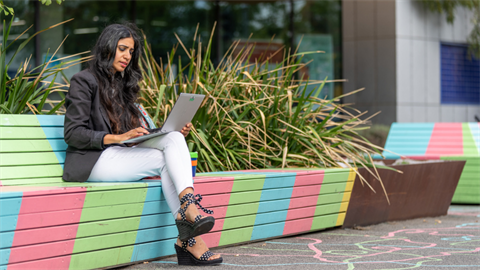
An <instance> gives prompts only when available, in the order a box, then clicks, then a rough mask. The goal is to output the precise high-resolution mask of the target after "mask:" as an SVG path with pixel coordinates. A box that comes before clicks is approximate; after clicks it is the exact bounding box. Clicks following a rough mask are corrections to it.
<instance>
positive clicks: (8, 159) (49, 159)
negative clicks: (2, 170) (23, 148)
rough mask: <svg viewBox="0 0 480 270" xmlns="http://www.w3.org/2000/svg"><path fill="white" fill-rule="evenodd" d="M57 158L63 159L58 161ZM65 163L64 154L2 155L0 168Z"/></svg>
mask: <svg viewBox="0 0 480 270" xmlns="http://www.w3.org/2000/svg"><path fill="white" fill-rule="evenodd" d="M57 156H60V157H63V159H62V160H60V161H59V160H58V158H57ZM64 162H65V152H58V153H57V154H55V153H54V152H33V153H4V154H2V158H1V159H0V166H3V167H6V166H19V165H47V164H63V163H64Z"/></svg>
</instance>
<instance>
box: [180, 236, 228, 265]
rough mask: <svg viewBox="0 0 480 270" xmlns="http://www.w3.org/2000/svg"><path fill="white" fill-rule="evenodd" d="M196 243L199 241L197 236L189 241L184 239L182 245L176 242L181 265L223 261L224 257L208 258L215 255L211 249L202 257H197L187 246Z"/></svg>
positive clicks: (212, 263) (211, 263) (209, 263)
mask: <svg viewBox="0 0 480 270" xmlns="http://www.w3.org/2000/svg"><path fill="white" fill-rule="evenodd" d="M196 243H197V241H195V238H193V237H192V238H190V239H188V240H187V241H182V247H179V246H178V245H177V244H174V245H175V252H176V253H177V259H178V264H179V265H214V264H219V263H222V262H223V258H218V259H215V260H210V261H209V260H208V259H209V258H210V257H212V256H213V255H215V254H213V253H212V252H211V251H210V250H207V251H206V252H205V253H203V254H202V256H200V258H198V259H197V258H195V256H193V254H192V253H190V251H188V250H187V246H190V247H193V246H194V245H195V244H196Z"/></svg>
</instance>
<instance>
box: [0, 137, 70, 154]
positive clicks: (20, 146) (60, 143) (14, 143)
mask: <svg viewBox="0 0 480 270" xmlns="http://www.w3.org/2000/svg"><path fill="white" fill-rule="evenodd" d="M65 149H67V144H66V143H65V141H64V140H63V139H52V140H0V153H23V152H51V151H65Z"/></svg>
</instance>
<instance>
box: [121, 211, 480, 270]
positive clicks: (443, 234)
mask: <svg viewBox="0 0 480 270" xmlns="http://www.w3.org/2000/svg"><path fill="white" fill-rule="evenodd" d="M479 221H480V206H460V205H457V206H451V207H450V210H449V214H448V215H447V216H443V217H436V218H425V219H423V218H421V219H413V220H408V221H398V222H387V223H382V224H378V225H373V226H369V227H362V228H356V229H331V230H325V231H320V232H316V233H310V234H305V235H301V236H295V237H288V238H280V239H274V240H270V241H264V242H258V243H253V244H249V245H241V246H235V247H228V248H216V249H214V250H213V251H214V252H216V253H221V254H222V256H223V259H224V263H223V264H222V265H219V266H216V267H215V269H219V270H220V269H255V268H258V269H260V268H261V269H294V267H301V269H302V270H303V269H347V270H350V269H415V268H416V269H480V222H479ZM117 269H122V270H134V269H135V270H136V269H145V270H146V269H198V268H197V267H181V266H178V265H177V263H176V257H167V258H164V259H162V260H159V261H152V262H149V263H145V264H137V265H132V266H128V267H122V268H117Z"/></svg>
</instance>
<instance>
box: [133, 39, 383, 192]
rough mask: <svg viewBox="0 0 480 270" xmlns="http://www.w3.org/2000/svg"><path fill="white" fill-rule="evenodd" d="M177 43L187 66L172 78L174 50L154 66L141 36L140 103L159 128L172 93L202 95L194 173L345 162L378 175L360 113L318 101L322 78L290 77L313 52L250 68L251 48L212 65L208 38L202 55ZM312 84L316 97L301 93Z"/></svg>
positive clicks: (197, 45) (266, 58)
mask: <svg viewBox="0 0 480 270" xmlns="http://www.w3.org/2000/svg"><path fill="white" fill-rule="evenodd" d="M212 35H213V31H212ZM179 42H180V46H181V47H182V48H183V49H184V50H185V52H186V54H187V56H188V57H189V60H190V62H189V64H188V65H186V66H182V64H181V63H182V61H181V59H178V66H177V69H178V74H175V73H174V68H173V65H174V63H176V61H174V59H175V54H176V51H177V49H178V45H177V46H175V47H174V48H173V49H172V50H171V52H170V53H169V54H168V59H167V61H166V62H165V63H164V62H163V61H162V59H160V63H158V62H156V61H155V59H154V58H153V55H152V52H151V50H150V48H149V46H148V43H147V41H146V37H145V53H144V58H143V59H142V68H143V76H144V77H143V81H142V85H141V88H142V92H141V102H142V103H143V105H144V107H145V108H146V110H147V111H148V112H149V113H150V114H151V115H152V116H153V119H154V121H155V122H156V124H157V125H160V124H161V123H163V121H164V120H165V118H166V116H167V115H168V113H169V112H170V111H171V109H172V106H173V104H174V103H175V101H176V99H177V97H178V93H179V92H187V93H197V94H198V93H201V94H205V95H206V98H205V100H204V102H203V104H202V106H201V108H200V109H199V111H198V112H197V114H196V116H195V118H194V120H193V125H194V128H193V129H192V136H190V137H189V139H188V143H189V148H190V150H191V151H197V152H198V153H199V162H198V165H197V168H198V169H199V170H200V171H203V172H207V171H228V170H245V169H258V168H287V167H290V168H292V167H307V168H308V167H327V168H328V167H339V166H340V165H342V164H344V163H345V158H348V159H350V160H351V161H352V162H353V166H363V167H366V169H367V170H369V171H370V172H371V173H372V174H374V175H376V176H378V174H377V173H376V169H375V167H373V171H372V170H370V169H369V167H371V163H372V159H371V154H374V153H380V152H379V149H380V147H378V146H375V145H373V144H371V143H369V142H368V141H367V140H366V139H365V138H363V137H361V136H360V135H359V134H358V132H357V131H359V130H362V129H366V128H368V127H360V126H361V125H364V124H366V121H367V120H368V119H366V120H361V119H360V117H361V116H362V115H363V114H364V113H360V112H358V111H357V113H356V114H355V115H353V114H351V113H350V112H349V111H348V110H346V106H345V105H341V104H339V103H337V102H338V101H339V100H340V98H342V97H341V96H340V97H337V98H335V99H333V100H326V99H322V98H319V97H318V95H319V93H320V92H321V90H322V87H323V85H324V84H325V83H326V82H328V81H327V79H325V80H324V81H305V80H303V79H302V78H298V77H297V76H298V74H299V72H298V71H299V70H300V69H301V68H302V67H304V66H305V65H306V64H304V63H302V61H301V60H302V57H303V55H305V54H308V53H318V52H303V53H298V52H284V51H283V50H279V51H277V53H284V55H285V57H284V60H283V62H281V63H271V62H270V58H271V57H272V56H271V55H263V56H262V57H260V58H259V59H255V62H254V64H250V57H251V55H252V52H253V48H254V44H250V45H247V46H245V47H243V48H239V47H238V42H236V43H234V44H233V45H232V46H231V47H230V49H229V50H228V51H227V53H226V54H225V56H224V57H223V59H222V61H221V62H220V63H219V64H218V65H217V66H214V65H213V63H212V62H211V60H210V55H211V44H212V38H210V40H209V41H208V45H207V46H206V49H205V48H204V47H202V43H201V42H200V40H198V42H197V37H196V35H195V37H194V40H193V45H192V47H191V48H190V49H188V50H187V49H186V47H185V45H184V44H183V43H182V41H181V40H179ZM311 84H316V85H317V87H316V90H315V91H314V92H311V93H307V92H306V91H305V90H306V89H307V85H311ZM358 91H360V90H357V91H355V92H358ZM347 166H350V165H348V164H347ZM374 171H375V172H374ZM377 179H379V178H378V177H377ZM379 180H380V179H379ZM367 184H368V183H367Z"/></svg>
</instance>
